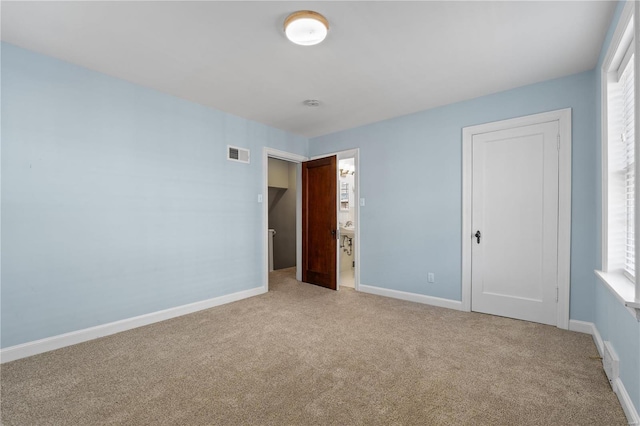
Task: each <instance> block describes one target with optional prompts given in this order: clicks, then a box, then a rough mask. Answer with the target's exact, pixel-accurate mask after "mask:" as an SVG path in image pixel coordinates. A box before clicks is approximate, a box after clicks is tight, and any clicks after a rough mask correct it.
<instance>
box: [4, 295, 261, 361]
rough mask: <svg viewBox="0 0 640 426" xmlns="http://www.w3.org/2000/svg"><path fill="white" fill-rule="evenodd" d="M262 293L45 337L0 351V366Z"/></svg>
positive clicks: (231, 296) (178, 308)
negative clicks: (0, 364)
mask: <svg viewBox="0 0 640 426" xmlns="http://www.w3.org/2000/svg"><path fill="white" fill-rule="evenodd" d="M263 293H265V289H264V288H263V287H256V288H252V289H249V290H243V291H239V292H236V293H232V294H227V295H224V296H218V297H214V298H212V299H207V300H202V301H199V302H194V303H189V304H186V305H182V306H176V307H174V308H169V309H164V310H162V311H157V312H151V313H149V314H144V315H139V316H136V317H132V318H126V319H123V320H120V321H114V322H110V323H107V324H101V325H97V326H95V327H89V328H85V329H82V330H77V331H72V332H69V333H64V334H59V335H57V336H52V337H47V338H45V339H40V340H34V341H32V342H27V343H23V344H20V345H15V346H10V347H8V348H4V349H2V350H0V363H2V364H4V363H5V362H10V361H15V360H17V359H20V358H26V357H29V356H32V355H37V354H40V353H43V352H48V351H53V350H55V349H60V348H64V347H66V346H71V345H76V344H78V343H82V342H87V341H89V340H93V339H98V338H100V337H105V336H109V335H111V334H116V333H120V332H122V331H127V330H131V329H134V328H138V327H142V326H145V325H149V324H153V323H156V322H160V321H164V320H168V319H171V318H175V317H179V316H182V315H187V314H191V313H194V312H198V311H202V310H204V309H209V308H213V307H215V306H220V305H225V304H227V303H231V302H236V301H238V300H242V299H247V298H249V297H253V296H258V295H260V294H263Z"/></svg>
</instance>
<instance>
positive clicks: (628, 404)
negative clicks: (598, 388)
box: [569, 320, 640, 426]
mask: <svg viewBox="0 0 640 426" xmlns="http://www.w3.org/2000/svg"><path fill="white" fill-rule="evenodd" d="M569 330H571V331H576V332H578V333H586V334H591V336H592V337H593V341H594V343H595V345H596V348H597V349H598V353H599V354H600V356H602V355H603V353H604V342H603V341H602V337H601V336H600V332H598V328H597V327H596V325H595V324H594V323H592V322H587V321H578V320H571V321H569ZM611 388H612V389H613V391H614V392H615V394H616V395H617V396H618V400H619V401H620V405H621V406H622V410H623V411H624V414H625V416H626V417H627V421H628V422H629V424H630V425H634V426H640V415H639V414H638V411H637V410H636V407H635V405H634V404H633V401H632V400H631V397H630V396H629V393H628V392H627V389H626V388H625V387H624V383H623V382H622V380H621V379H620V377H618V378H616V379H615V382H613V383H611Z"/></svg>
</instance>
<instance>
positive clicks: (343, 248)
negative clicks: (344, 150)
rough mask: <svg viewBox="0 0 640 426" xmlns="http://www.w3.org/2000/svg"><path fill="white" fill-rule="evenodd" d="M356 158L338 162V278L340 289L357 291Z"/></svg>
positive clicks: (341, 159) (343, 159)
mask: <svg viewBox="0 0 640 426" xmlns="http://www.w3.org/2000/svg"><path fill="white" fill-rule="evenodd" d="M355 173H356V164H355V157H348V158H340V160H339V161H338V226H339V227H340V234H339V235H340V237H339V246H338V277H339V283H340V287H344V288H353V289H355V282H356V281H355V266H356V261H355V258H356V256H355V253H356V251H355V248H356V242H357V241H356V232H355V231H356V222H357V220H356V197H355V190H356V184H355V182H356V178H355Z"/></svg>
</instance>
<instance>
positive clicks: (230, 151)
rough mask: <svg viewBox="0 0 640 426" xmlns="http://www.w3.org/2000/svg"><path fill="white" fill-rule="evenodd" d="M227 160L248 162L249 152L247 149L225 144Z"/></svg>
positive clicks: (249, 158)
mask: <svg viewBox="0 0 640 426" xmlns="http://www.w3.org/2000/svg"><path fill="white" fill-rule="evenodd" d="M227 160H231V161H238V162H240V163H246V164H249V163H250V162H251V161H250V160H251V153H250V152H249V150H248V149H244V148H238V147H237V146H231V145H227Z"/></svg>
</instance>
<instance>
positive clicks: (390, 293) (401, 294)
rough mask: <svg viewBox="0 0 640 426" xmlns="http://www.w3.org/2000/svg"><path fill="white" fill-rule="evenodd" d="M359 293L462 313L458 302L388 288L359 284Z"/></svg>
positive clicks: (461, 307) (460, 303)
mask: <svg viewBox="0 0 640 426" xmlns="http://www.w3.org/2000/svg"><path fill="white" fill-rule="evenodd" d="M360 291H362V292H363V293H369V294H375V295H377V296H384V297H391V298H393V299H400V300H407V301H409V302H416V303H422V304H425V305H431V306H438V307H440V308H447V309H455V310H456V311H464V309H463V306H462V302H460V301H458V300H451V299H443V298H440V297H434V296H427V295H425V294H418V293H409V292H406V291H399V290H391V289H388V288H382V287H374V286H371V285H364V284H360Z"/></svg>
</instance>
